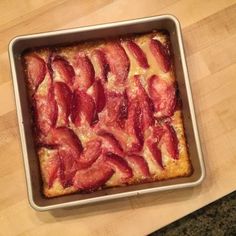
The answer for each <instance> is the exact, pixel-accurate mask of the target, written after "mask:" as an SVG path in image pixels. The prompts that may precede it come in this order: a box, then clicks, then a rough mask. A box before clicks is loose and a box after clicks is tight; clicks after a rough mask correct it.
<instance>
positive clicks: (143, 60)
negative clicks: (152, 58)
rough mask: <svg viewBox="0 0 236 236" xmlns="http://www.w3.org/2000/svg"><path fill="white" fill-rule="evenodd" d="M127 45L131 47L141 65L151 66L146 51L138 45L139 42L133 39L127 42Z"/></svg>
mask: <svg viewBox="0 0 236 236" xmlns="http://www.w3.org/2000/svg"><path fill="white" fill-rule="evenodd" d="M126 45H127V48H128V49H129V51H130V53H131V54H132V55H133V56H134V58H135V59H136V60H137V62H138V64H139V66H141V67H142V68H144V69H147V68H149V64H148V61H147V57H146V55H145V53H144V52H143V50H142V49H141V48H140V47H139V46H138V44H137V43H135V42H134V41H132V40H128V41H127V42H126Z"/></svg>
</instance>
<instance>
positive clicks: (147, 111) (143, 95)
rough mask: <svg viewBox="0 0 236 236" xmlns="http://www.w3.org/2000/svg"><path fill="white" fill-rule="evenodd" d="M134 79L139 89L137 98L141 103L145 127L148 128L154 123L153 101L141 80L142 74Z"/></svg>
mask: <svg viewBox="0 0 236 236" xmlns="http://www.w3.org/2000/svg"><path fill="white" fill-rule="evenodd" d="M134 80H135V84H136V86H137V89H138V90H137V98H138V100H139V104H140V107H141V111H142V115H143V118H142V123H143V129H144V130H146V129H147V128H148V127H149V126H151V125H153V123H154V118H153V103H152V100H151V99H150V98H149V96H148V94H147V92H146V90H145V89H144V88H143V86H142V84H141V82H140V76H138V75H135V76H134Z"/></svg>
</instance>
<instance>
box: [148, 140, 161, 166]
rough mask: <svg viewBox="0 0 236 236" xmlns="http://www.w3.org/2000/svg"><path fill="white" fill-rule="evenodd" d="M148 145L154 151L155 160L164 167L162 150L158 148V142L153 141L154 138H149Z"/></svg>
mask: <svg viewBox="0 0 236 236" xmlns="http://www.w3.org/2000/svg"><path fill="white" fill-rule="evenodd" d="M147 146H148V148H149V150H150V152H151V153H152V156H153V158H154V160H155V162H156V163H157V164H158V165H159V166H160V167H161V168H162V169H164V166H163V163H162V156H161V150H160V149H159V148H158V142H153V140H151V139H149V140H147Z"/></svg>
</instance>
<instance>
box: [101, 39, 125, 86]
mask: <svg viewBox="0 0 236 236" xmlns="http://www.w3.org/2000/svg"><path fill="white" fill-rule="evenodd" d="M104 51H105V55H106V59H107V61H108V64H109V66H110V69H111V72H112V73H113V74H114V75H115V76H116V83H117V84H121V83H123V82H124V81H125V80H126V78H127V76H128V73H129V67H130V62H129V58H128V56H127V55H126V52H125V50H124V48H123V47H122V46H121V45H120V43H119V42H109V43H107V44H106V45H105V48H104Z"/></svg>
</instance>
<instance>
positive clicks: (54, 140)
mask: <svg viewBox="0 0 236 236" xmlns="http://www.w3.org/2000/svg"><path fill="white" fill-rule="evenodd" d="M51 136H52V137H51V141H50V142H51V144H56V145H59V146H61V147H62V148H63V149H66V150H70V151H71V152H72V154H73V156H74V157H79V155H80V154H81V152H82V150H83V148H82V145H81V142H80V140H79V138H78V137H77V135H76V134H75V133H74V132H73V131H72V130H71V129H68V128H66V127H59V128H56V129H52V130H51Z"/></svg>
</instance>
